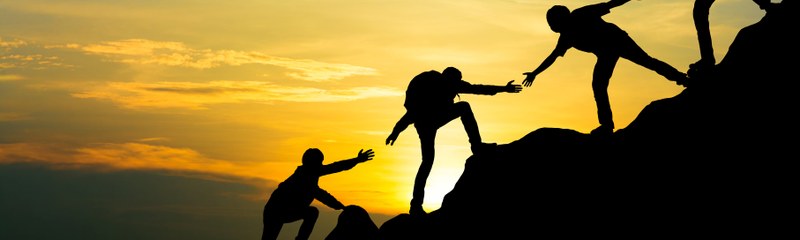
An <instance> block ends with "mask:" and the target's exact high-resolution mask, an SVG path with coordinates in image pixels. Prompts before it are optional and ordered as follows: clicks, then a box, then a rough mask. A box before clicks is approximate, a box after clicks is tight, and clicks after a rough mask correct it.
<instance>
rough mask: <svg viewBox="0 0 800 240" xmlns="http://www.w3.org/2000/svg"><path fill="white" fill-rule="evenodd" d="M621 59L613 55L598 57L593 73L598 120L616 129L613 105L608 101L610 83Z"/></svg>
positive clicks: (593, 89) (593, 88)
mask: <svg viewBox="0 0 800 240" xmlns="http://www.w3.org/2000/svg"><path fill="white" fill-rule="evenodd" d="M617 60H619V57H617V56H613V55H604V56H597V63H595V65H594V72H593V73H592V92H593V93H594V101H595V104H596V105H597V118H598V120H599V121H600V125H601V126H604V127H606V128H608V127H610V128H611V129H612V130H613V129H614V118H613V116H612V114H611V103H610V102H609V100H608V83H609V81H610V80H611V75H612V74H613V73H614V67H615V66H616V65H617Z"/></svg>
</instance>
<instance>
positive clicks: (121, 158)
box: [0, 143, 269, 182]
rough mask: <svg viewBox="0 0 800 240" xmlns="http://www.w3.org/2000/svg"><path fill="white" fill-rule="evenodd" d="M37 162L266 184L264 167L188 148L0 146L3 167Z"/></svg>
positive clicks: (25, 144)
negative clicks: (237, 162)
mask: <svg viewBox="0 0 800 240" xmlns="http://www.w3.org/2000/svg"><path fill="white" fill-rule="evenodd" d="M12 163H36V164H44V165H47V166H50V167H53V168H56V169H91V170H99V171H120V170H156V171H167V172H173V173H183V174H187V175H191V176H196V177H203V178H207V179H214V180H231V179H237V180H242V181H245V182H247V181H253V180H258V181H263V180H267V179H266V178H264V176H269V175H266V173H265V172H263V171H260V169H265V168H264V167H261V166H253V165H246V164H234V163H232V162H228V161H223V160H218V159H212V158H208V157H205V156H203V155H202V154H200V153H198V152H196V151H194V150H192V149H188V148H173V147H167V146H158V145H149V144H143V143H101V144H93V145H91V146H89V147H81V148H70V147H66V146H59V145H52V144H50V145H48V144H37V143H12V144H0V164H12Z"/></svg>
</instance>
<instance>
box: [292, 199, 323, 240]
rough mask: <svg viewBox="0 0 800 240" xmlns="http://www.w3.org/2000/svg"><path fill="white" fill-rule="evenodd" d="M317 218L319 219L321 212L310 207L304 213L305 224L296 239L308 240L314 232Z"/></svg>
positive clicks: (301, 226) (301, 225)
mask: <svg viewBox="0 0 800 240" xmlns="http://www.w3.org/2000/svg"><path fill="white" fill-rule="evenodd" d="M317 217H319V210H318V209H317V208H316V207H312V206H308V208H306V210H305V212H303V223H302V224H300V231H299V232H298V233H297V237H296V238H295V239H297V240H305V239H308V237H310V236H311V231H313V230H314V224H316V223H317Z"/></svg>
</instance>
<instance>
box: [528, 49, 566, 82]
mask: <svg viewBox="0 0 800 240" xmlns="http://www.w3.org/2000/svg"><path fill="white" fill-rule="evenodd" d="M556 49H558V47H556ZM560 55H561V54H559V53H558V52H557V50H553V52H551V53H550V55H549V56H547V58H545V59H544V61H542V63H541V64H539V67H537V68H536V69H534V70H533V71H532V72H526V73H523V75H525V80H523V81H522V85H523V86H526V87H530V86H531V84H533V80H534V79H536V76H537V75H539V73H542V72H544V70H546V69H547V68H549V67H550V65H553V63H554V62H555V61H556V58H558V57H559V56H560Z"/></svg>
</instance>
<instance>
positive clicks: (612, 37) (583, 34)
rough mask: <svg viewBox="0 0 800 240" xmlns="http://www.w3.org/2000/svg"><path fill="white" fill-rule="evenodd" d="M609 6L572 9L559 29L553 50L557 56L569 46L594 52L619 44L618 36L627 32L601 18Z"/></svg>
mask: <svg viewBox="0 0 800 240" xmlns="http://www.w3.org/2000/svg"><path fill="white" fill-rule="evenodd" d="M610 12H611V8H610V6H609V5H608V4H606V3H598V4H593V5H587V6H583V7H580V8H577V9H575V10H573V11H572V12H571V13H570V17H569V20H568V22H567V23H566V24H564V29H562V30H561V31H560V36H559V38H558V43H557V44H556V48H555V50H554V53H555V54H558V56H564V54H565V53H566V52H567V50H569V49H570V48H573V47H574V48H575V49H578V50H581V51H584V52H591V53H596V52H597V51H601V50H613V46H615V44H619V43H620V42H621V41H620V37H626V38H627V35H628V33H626V32H625V31H624V30H622V29H621V28H619V27H618V26H617V25H615V24H613V23H609V22H606V21H605V20H603V18H602V17H603V16H604V15H606V14H608V13H610Z"/></svg>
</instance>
